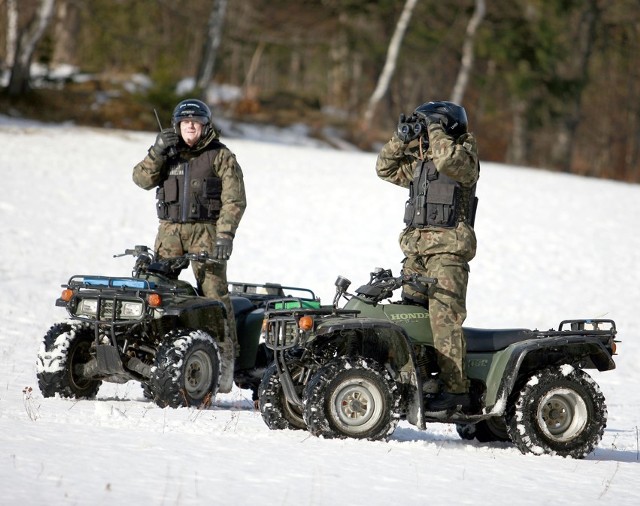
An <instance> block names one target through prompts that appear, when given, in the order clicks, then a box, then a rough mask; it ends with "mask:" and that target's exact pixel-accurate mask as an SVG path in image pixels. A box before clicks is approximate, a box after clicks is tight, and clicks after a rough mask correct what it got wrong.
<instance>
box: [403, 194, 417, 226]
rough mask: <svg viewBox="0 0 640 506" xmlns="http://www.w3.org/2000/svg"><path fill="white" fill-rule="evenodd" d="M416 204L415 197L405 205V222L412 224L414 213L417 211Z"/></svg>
mask: <svg viewBox="0 0 640 506" xmlns="http://www.w3.org/2000/svg"><path fill="white" fill-rule="evenodd" d="M415 208H416V207H415V205H414V203H413V199H409V200H407V202H406V203H405V205H404V224H405V225H411V223H412V222H413V213H414V211H415Z"/></svg>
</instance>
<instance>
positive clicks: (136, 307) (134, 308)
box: [120, 301, 142, 318]
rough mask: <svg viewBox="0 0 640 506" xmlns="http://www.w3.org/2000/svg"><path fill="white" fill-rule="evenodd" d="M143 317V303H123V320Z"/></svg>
mask: <svg viewBox="0 0 640 506" xmlns="http://www.w3.org/2000/svg"><path fill="white" fill-rule="evenodd" d="M140 316H142V302H127V301H125V302H123V303H122V307H121V308H120V317H121V318H140Z"/></svg>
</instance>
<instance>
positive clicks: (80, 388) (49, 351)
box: [36, 323, 102, 399]
mask: <svg viewBox="0 0 640 506" xmlns="http://www.w3.org/2000/svg"><path fill="white" fill-rule="evenodd" d="M93 339H94V333H93V329H92V328H91V327H90V326H89V325H86V324H81V323H76V324H70V323H57V324H55V325H53V326H52V327H51V328H50V329H49V331H48V332H47V333H46V335H45V336H44V340H43V343H42V345H41V346H40V350H39V351H38V360H37V373H36V375H37V377H38V386H39V387H40V391H41V392H42V395H43V396H44V397H54V396H55V394H59V395H60V397H69V398H75V399H92V398H94V397H95V396H96V394H97V393H98V390H99V389H100V385H101V384H102V381H100V380H93V379H86V378H82V377H81V376H80V375H79V374H78V373H79V367H78V366H82V365H84V364H86V363H87V362H89V360H91V358H92V357H91V354H90V351H91V345H92V344H93Z"/></svg>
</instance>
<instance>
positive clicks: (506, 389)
mask: <svg viewBox="0 0 640 506" xmlns="http://www.w3.org/2000/svg"><path fill="white" fill-rule="evenodd" d="M565 363H566V364H572V365H574V364H575V365H579V367H580V368H581V369H589V368H591V369H598V370H600V371H608V370H611V369H615V367H616V365H615V362H614V361H613V359H612V357H611V354H610V353H609V352H608V351H607V349H606V347H605V346H604V344H603V343H602V342H601V341H600V340H599V339H598V338H597V337H592V336H583V335H570V336H566V337H564V336H563V337H557V336H553V337H542V338H537V339H530V340H527V341H522V342H520V343H515V344H512V345H510V346H508V347H507V348H506V349H504V350H502V351H499V352H497V353H496V354H495V355H494V357H493V359H492V362H491V366H490V367H489V372H488V375H487V378H486V385H487V391H486V396H485V407H486V409H485V412H486V413H492V414H503V413H504V411H505V409H506V406H507V402H506V401H507V398H508V397H509V395H510V394H511V393H512V391H513V389H514V387H515V386H516V383H517V381H518V379H519V378H528V376H529V375H530V373H533V372H534V371H536V370H540V369H542V368H544V367H546V366H549V365H556V364H558V365H559V364H565Z"/></svg>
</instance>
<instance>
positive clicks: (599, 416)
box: [507, 365, 607, 458]
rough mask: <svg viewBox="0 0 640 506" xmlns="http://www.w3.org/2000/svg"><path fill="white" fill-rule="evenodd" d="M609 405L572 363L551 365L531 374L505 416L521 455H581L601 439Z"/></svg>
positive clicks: (587, 452)
mask: <svg viewBox="0 0 640 506" xmlns="http://www.w3.org/2000/svg"><path fill="white" fill-rule="evenodd" d="M606 425H607V407H606V405H605V400H604V396H603V395H602V392H601V391H600V387H598V385H597V384H596V382H595V381H593V379H592V378H591V376H589V375H588V374H587V373H585V372H584V371H582V370H580V369H574V368H573V367H572V366H569V365H563V366H560V367H551V368H548V369H545V370H543V371H542V372H540V373H538V374H535V375H534V376H532V377H531V378H530V379H529V381H528V382H527V384H526V385H525V386H524V387H523V388H522V390H521V391H520V393H519V395H518V397H517V399H516V401H515V404H514V405H513V406H511V408H510V411H509V416H508V418H507V429H508V432H509V436H510V437H511V440H512V441H513V442H514V444H515V445H516V446H517V447H518V449H519V450H520V451H521V452H522V453H533V454H535V455H542V454H551V455H560V456H563V457H573V458H583V457H585V456H586V455H588V454H589V453H591V452H592V451H593V450H594V448H595V447H596V446H597V445H598V443H599V442H600V440H601V439H602V435H603V433H604V429H605V427H606Z"/></svg>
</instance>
